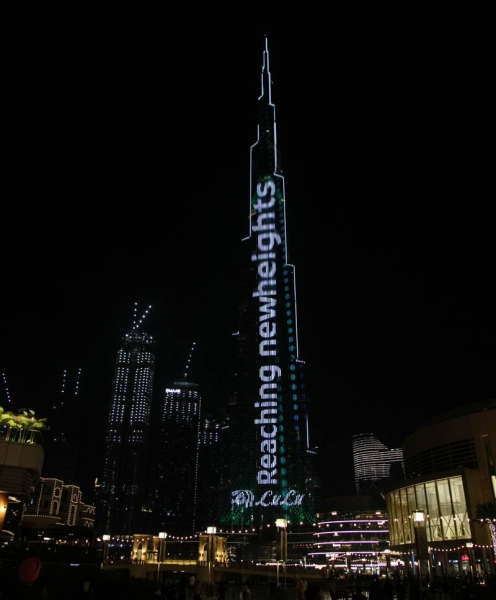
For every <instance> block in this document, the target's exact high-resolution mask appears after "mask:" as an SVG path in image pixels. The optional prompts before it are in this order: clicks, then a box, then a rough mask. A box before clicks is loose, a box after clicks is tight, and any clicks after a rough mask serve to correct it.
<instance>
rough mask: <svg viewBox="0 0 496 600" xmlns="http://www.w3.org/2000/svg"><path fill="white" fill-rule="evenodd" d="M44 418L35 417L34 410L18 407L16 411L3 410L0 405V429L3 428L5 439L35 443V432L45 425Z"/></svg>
mask: <svg viewBox="0 0 496 600" xmlns="http://www.w3.org/2000/svg"><path fill="white" fill-rule="evenodd" d="M46 421H47V420H46V419H38V418H36V417H35V412H34V410H31V409H28V408H20V409H19V410H18V411H16V412H14V411H5V410H4V409H3V407H1V406H0V429H4V430H5V439H6V440H7V441H15V442H21V443H28V444H30V443H31V444H32V443H36V437H37V436H36V435H35V432H37V431H41V430H42V429H44V428H45V427H46Z"/></svg>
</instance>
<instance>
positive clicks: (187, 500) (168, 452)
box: [152, 361, 201, 535]
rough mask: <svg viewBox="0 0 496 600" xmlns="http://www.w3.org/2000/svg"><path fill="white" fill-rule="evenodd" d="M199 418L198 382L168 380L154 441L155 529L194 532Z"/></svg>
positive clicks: (170, 531)
mask: <svg viewBox="0 0 496 600" xmlns="http://www.w3.org/2000/svg"><path fill="white" fill-rule="evenodd" d="M188 362H189V361H188ZM185 375H186V373H185ZM200 418H201V394H200V388H199V385H198V384H197V383H193V382H190V381H187V380H186V379H182V380H174V381H170V382H169V383H168V384H167V386H166V388H165V392H164V397H163V403H162V410H161V414H160V416H159V419H158V435H157V439H156V444H155V447H156V448H157V451H156V457H155V460H156V473H155V475H154V477H153V482H152V487H153V497H154V501H153V502H154V511H153V512H154V530H155V531H166V532H167V533H168V534H173V535H192V534H194V533H195V530H196V528H195V525H196V509H197V487H198V449H199V442H200Z"/></svg>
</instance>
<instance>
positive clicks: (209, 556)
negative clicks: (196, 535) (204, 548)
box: [207, 527, 217, 589]
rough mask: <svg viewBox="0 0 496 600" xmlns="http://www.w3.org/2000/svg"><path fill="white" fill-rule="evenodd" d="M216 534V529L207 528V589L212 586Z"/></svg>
mask: <svg viewBox="0 0 496 600" xmlns="http://www.w3.org/2000/svg"><path fill="white" fill-rule="evenodd" d="M216 533H217V527H207V534H208V552H207V560H208V585H209V589H211V586H212V562H213V559H214V536H215V534H216Z"/></svg>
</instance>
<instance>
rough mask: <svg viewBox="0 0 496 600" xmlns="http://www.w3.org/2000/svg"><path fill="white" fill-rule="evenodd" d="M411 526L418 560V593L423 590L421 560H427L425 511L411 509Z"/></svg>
mask: <svg viewBox="0 0 496 600" xmlns="http://www.w3.org/2000/svg"><path fill="white" fill-rule="evenodd" d="M413 527H414V533H415V549H416V552H417V561H418V576H419V589H420V593H421V594H422V592H423V584H422V561H424V560H429V549H428V547H427V530H426V528H425V513H424V511H423V510H414V511H413Z"/></svg>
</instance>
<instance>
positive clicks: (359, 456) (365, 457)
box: [352, 433, 404, 496]
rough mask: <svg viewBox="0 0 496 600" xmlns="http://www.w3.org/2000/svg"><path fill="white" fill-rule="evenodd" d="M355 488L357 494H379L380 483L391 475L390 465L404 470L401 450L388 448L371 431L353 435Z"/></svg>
mask: <svg viewBox="0 0 496 600" xmlns="http://www.w3.org/2000/svg"><path fill="white" fill-rule="evenodd" d="M352 443H353V466H354V470H355V488H356V493H357V494H358V495H359V496H363V495H374V494H379V493H380V491H381V484H382V483H384V481H385V480H386V479H389V478H390V477H391V467H392V466H393V465H397V466H398V467H399V469H400V470H401V472H402V473H403V472H404V465H403V450H402V449H401V448H395V449H394V448H393V449H391V450H390V449H389V448H388V447H387V446H385V445H384V444H383V443H382V442H381V441H380V440H379V439H378V438H377V436H375V435H374V434H373V433H359V434H356V435H354V436H353V440H352Z"/></svg>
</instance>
